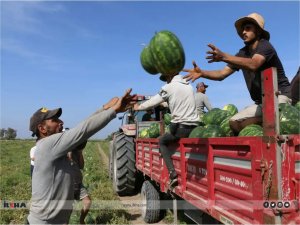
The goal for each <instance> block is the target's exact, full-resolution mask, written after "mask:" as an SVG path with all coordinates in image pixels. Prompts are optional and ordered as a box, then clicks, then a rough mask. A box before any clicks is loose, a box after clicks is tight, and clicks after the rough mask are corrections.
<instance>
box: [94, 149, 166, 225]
mask: <svg viewBox="0 0 300 225" xmlns="http://www.w3.org/2000/svg"><path fill="white" fill-rule="evenodd" d="M98 149H99V154H100V156H101V158H102V161H103V163H104V164H105V166H107V168H108V163H109V159H108V156H107V155H106V154H105V152H104V151H103V150H102V149H101V146H100V145H99V144H98ZM119 199H120V201H121V202H122V203H123V204H124V205H126V204H128V203H131V202H137V203H139V202H141V195H140V194H137V195H134V196H125V197H119ZM126 210H127V212H128V213H129V214H130V219H131V221H130V222H131V224H146V223H145V222H144V220H143V219H142V214H141V213H142V212H141V209H140V208H138V207H128V208H126ZM153 224H167V223H165V222H164V221H160V222H158V223H153Z"/></svg>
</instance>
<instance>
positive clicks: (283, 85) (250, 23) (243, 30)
mask: <svg viewBox="0 0 300 225" xmlns="http://www.w3.org/2000/svg"><path fill="white" fill-rule="evenodd" d="M264 23H265V21H264V18H263V17H262V16H261V15H259V14H257V13H252V14H250V15H248V16H246V17H243V18H240V19H238V20H237V21H236V22H235V28H236V30H237V33H238V35H239V36H240V37H241V39H243V41H244V43H245V47H243V48H242V49H240V51H239V52H238V53H237V54H236V55H235V56H233V55H230V54H227V53H225V52H222V51H221V50H220V49H218V48H217V47H216V46H214V45H213V44H209V45H208V47H210V48H211V50H210V51H208V52H207V53H208V54H209V55H208V56H207V57H206V59H208V60H209V61H208V63H213V62H226V63H227V65H226V66H225V67H224V68H223V69H221V70H213V71H207V70H203V69H200V68H199V67H198V66H197V64H196V63H195V62H193V65H194V68H193V69H184V70H183V71H185V72H189V73H188V74H187V75H186V76H185V77H184V78H187V80H192V81H193V82H194V81H195V80H196V79H198V78H200V77H203V78H207V79H210V80H219V81H221V80H223V79H225V78H226V77H228V76H230V75H231V74H233V73H234V72H236V71H238V70H239V69H241V70H242V71H243V74H244V78H245V81H246V84H247V87H248V90H249V92H250V96H251V98H252V100H253V101H254V104H253V105H250V106H248V107H246V108H245V109H244V110H242V111H241V112H239V113H237V114H236V115H234V116H233V117H232V118H231V119H230V121H229V122H230V126H231V128H232V130H233V131H234V132H235V134H237V133H238V132H239V131H240V130H241V129H243V128H244V127H245V126H247V125H249V124H261V123H262V109H261V107H262V105H261V103H262V91H261V72H262V71H263V70H265V69H267V68H270V67H276V68H277V80H278V90H279V91H280V94H279V95H278V101H279V103H291V99H290V97H291V94H290V91H291V87H290V83H289V80H288V78H287V77H286V75H285V72H284V69H283V66H282V64H281V61H280V59H279V57H278V55H277V52H276V50H275V49H274V47H273V46H272V45H271V44H270V42H269V39H270V34H269V32H268V31H266V30H265V29H264Z"/></svg>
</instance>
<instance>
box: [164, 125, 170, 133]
mask: <svg viewBox="0 0 300 225" xmlns="http://www.w3.org/2000/svg"><path fill="white" fill-rule="evenodd" d="M165 133H170V126H169V125H167V126H165Z"/></svg>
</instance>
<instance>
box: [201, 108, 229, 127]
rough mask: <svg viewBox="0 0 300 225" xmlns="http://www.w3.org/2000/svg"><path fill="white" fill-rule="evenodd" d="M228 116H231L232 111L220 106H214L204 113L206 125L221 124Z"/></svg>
mask: <svg viewBox="0 0 300 225" xmlns="http://www.w3.org/2000/svg"><path fill="white" fill-rule="evenodd" d="M227 117H230V113H229V112H228V111H226V110H222V109H219V108H213V109H212V110H210V111H209V112H207V113H205V114H204V115H203V118H202V120H203V122H204V123H205V124H206V125H209V124H213V125H220V124H221V122H222V121H223V120H224V119H226V118H227Z"/></svg>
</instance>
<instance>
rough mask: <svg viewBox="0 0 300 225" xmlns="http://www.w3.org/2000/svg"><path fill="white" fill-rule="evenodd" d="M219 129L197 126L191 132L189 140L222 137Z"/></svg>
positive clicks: (216, 127)
mask: <svg viewBox="0 0 300 225" xmlns="http://www.w3.org/2000/svg"><path fill="white" fill-rule="evenodd" d="M223 136H224V134H223V132H222V130H221V128H220V127H219V126H217V125H207V126H205V127H202V126H198V127H196V128H194V129H193V130H192V132H191V133H190V135H189V138H210V137H223Z"/></svg>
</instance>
